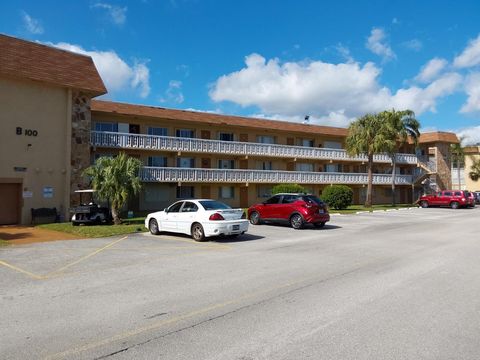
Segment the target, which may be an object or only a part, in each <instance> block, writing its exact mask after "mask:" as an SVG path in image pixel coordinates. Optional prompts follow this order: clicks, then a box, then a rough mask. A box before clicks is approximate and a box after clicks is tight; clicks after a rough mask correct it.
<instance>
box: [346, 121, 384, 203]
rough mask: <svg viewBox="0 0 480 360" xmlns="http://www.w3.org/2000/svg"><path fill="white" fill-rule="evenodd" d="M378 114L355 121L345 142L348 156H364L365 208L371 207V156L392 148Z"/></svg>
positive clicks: (349, 128)
mask: <svg viewBox="0 0 480 360" xmlns="http://www.w3.org/2000/svg"><path fill="white" fill-rule="evenodd" d="M392 142H393V141H392V140H391V139H390V138H389V136H388V134H387V132H386V131H385V126H383V121H382V119H381V117H380V116H378V114H367V115H364V116H362V117H361V118H359V119H357V120H355V121H354V122H352V123H351V124H350V126H349V127H348V136H347V138H346V140H345V145H346V150H347V153H348V154H349V155H350V156H358V155H366V156H367V159H368V161H367V170H368V185H367V198H366V200H365V207H372V187H373V155H374V154H378V153H382V152H385V149H388V148H391V147H393V145H392Z"/></svg>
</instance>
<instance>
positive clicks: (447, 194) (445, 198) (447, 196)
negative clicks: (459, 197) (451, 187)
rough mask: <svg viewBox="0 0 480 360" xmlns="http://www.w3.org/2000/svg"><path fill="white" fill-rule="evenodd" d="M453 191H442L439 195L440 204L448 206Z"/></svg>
mask: <svg viewBox="0 0 480 360" xmlns="http://www.w3.org/2000/svg"><path fill="white" fill-rule="evenodd" d="M452 198H453V193H452V192H451V191H444V192H443V193H442V196H441V197H440V204H439V205H440V206H449V205H450V202H451V201H452Z"/></svg>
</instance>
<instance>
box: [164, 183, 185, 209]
mask: <svg viewBox="0 0 480 360" xmlns="http://www.w3.org/2000/svg"><path fill="white" fill-rule="evenodd" d="M177 189H178V188H177ZM182 205H183V201H179V202H177V203H175V204H173V205H172V206H170V207H169V208H168V209H167V212H169V213H170V212H180V208H181V207H182Z"/></svg>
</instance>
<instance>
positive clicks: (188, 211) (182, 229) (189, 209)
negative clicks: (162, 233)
mask: <svg viewBox="0 0 480 360" xmlns="http://www.w3.org/2000/svg"><path fill="white" fill-rule="evenodd" d="M197 214H198V206H197V205H196V204H195V203H194V202H191V201H185V202H184V203H183V206H182V207H181V209H180V212H179V213H178V214H177V232H179V233H182V234H187V235H190V233H191V231H190V230H191V226H192V223H194V222H195V220H196V217H197Z"/></svg>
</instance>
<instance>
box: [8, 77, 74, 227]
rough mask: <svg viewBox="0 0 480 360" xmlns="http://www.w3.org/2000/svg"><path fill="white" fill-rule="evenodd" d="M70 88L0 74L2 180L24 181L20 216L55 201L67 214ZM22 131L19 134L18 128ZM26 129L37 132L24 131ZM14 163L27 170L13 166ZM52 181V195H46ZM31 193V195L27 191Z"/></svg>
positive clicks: (24, 217) (26, 216) (26, 219)
mask: <svg viewBox="0 0 480 360" xmlns="http://www.w3.org/2000/svg"><path fill="white" fill-rule="evenodd" d="M69 97H70V93H69V91H68V90H67V89H62V88H58V87H53V86H47V85H45V84H41V83H36V82H31V81H17V80H10V79H0V182H4V183H8V182H21V183H22V193H23V194H24V195H26V196H27V197H23V199H22V200H21V201H22V211H21V222H22V223H24V224H28V223H30V221H31V217H30V209H31V208H39V207H56V208H57V210H59V211H62V210H63V215H66V211H67V210H68V203H67V202H66V198H67V197H66V196H65V194H66V193H65V191H66V187H67V184H66V183H67V179H66V176H67V175H66V174H67V173H68V172H69V171H70V169H69V163H70V160H69V159H67V151H66V149H67V147H69V146H70V142H69V139H68V138H67V136H66V134H67V117H68V116H69V114H70V110H69V108H68V107H69V101H68V99H69ZM17 127H21V128H22V134H21V135H17V134H16V128H17ZM25 129H30V130H33V131H36V132H37V136H26V135H25ZM15 167H21V168H26V171H24V172H23V171H15V169H14V168H15ZM45 187H52V188H53V196H52V197H51V198H48V197H44V193H43V192H44V188H45ZM29 195H31V197H28V196H29Z"/></svg>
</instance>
